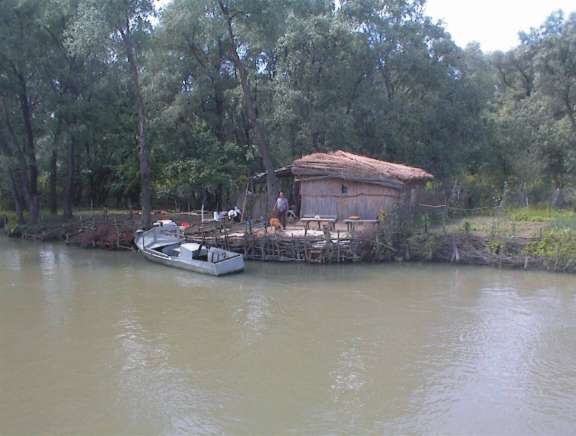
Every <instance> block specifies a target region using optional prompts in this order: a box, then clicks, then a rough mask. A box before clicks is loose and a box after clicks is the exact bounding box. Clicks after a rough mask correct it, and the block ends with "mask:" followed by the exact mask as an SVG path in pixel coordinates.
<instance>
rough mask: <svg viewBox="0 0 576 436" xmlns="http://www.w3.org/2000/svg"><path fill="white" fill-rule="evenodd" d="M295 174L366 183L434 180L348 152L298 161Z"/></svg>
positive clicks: (420, 171)
mask: <svg viewBox="0 0 576 436" xmlns="http://www.w3.org/2000/svg"><path fill="white" fill-rule="evenodd" d="M292 173H293V174H294V175H295V176H300V177H322V176H324V177H326V176H328V177H336V178H341V179H349V180H362V181H366V182H390V181H392V180H397V181H400V182H403V183H411V182H421V181H426V180H432V179H433V178H434V176H432V174H430V173H428V172H426V171H424V170H423V169H420V168H414V167H409V166H407V165H402V164H397V163H392V162H386V161H383V160H377V159H372V158H369V157H366V156H359V155H356V154H352V153H348V152H345V151H341V150H338V151H334V152H331V153H313V154H309V155H307V156H304V157H302V158H300V159H297V160H295V161H294V163H293V164H292Z"/></svg>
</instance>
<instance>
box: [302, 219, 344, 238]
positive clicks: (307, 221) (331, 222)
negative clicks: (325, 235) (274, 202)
mask: <svg viewBox="0 0 576 436" xmlns="http://www.w3.org/2000/svg"><path fill="white" fill-rule="evenodd" d="M300 221H301V222H303V223H304V236H306V234H307V233H308V229H309V228H310V223H318V230H322V229H321V227H320V226H321V224H322V223H327V224H328V226H329V228H330V229H331V230H334V229H335V227H336V217H313V218H312V217H308V218H300Z"/></svg>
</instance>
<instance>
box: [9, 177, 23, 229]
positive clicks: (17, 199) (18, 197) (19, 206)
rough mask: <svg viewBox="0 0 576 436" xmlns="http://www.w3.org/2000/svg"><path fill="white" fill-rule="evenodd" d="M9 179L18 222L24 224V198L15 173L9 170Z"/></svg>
mask: <svg viewBox="0 0 576 436" xmlns="http://www.w3.org/2000/svg"><path fill="white" fill-rule="evenodd" d="M10 181H11V183H12V197H13V198H14V209H15V211H16V219H17V220H18V224H24V222H25V220H24V198H23V196H22V193H21V192H20V188H19V183H18V180H17V177H16V175H15V174H14V173H13V172H12V171H10Z"/></svg>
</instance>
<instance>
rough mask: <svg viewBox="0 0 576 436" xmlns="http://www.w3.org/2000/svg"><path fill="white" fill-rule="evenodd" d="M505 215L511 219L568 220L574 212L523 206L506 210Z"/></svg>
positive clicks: (533, 220)
mask: <svg viewBox="0 0 576 436" xmlns="http://www.w3.org/2000/svg"><path fill="white" fill-rule="evenodd" d="M506 216H507V217H508V218H509V219H510V220H511V221H519V222H533V223H546V222H553V221H570V220H574V219H575V218H576V214H575V213H574V211H573V210H570V209H552V208H536V207H525V208H515V209H508V210H506Z"/></svg>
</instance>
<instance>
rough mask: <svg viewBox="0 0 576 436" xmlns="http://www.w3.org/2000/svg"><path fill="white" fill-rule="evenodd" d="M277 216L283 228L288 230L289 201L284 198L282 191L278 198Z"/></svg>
mask: <svg viewBox="0 0 576 436" xmlns="http://www.w3.org/2000/svg"><path fill="white" fill-rule="evenodd" d="M274 208H275V209H276V215H277V217H278V219H279V220H280V224H282V228H283V229H284V230H286V215H287V214H288V199H287V198H286V197H284V193H283V192H282V191H280V192H279V193H278V198H277V199H276V205H275V206H274Z"/></svg>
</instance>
